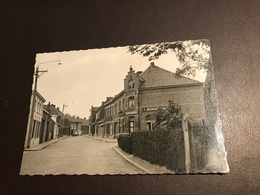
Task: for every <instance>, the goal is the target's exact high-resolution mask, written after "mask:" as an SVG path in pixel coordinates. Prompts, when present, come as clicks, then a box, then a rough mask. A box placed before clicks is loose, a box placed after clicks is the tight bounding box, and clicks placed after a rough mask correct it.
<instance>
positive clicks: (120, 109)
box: [118, 101, 121, 111]
mask: <svg viewBox="0 0 260 195" xmlns="http://www.w3.org/2000/svg"><path fill="white" fill-rule="evenodd" d="M118 104H119V111H121V101H119V103H118Z"/></svg>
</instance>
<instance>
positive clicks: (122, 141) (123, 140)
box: [117, 133, 132, 154]
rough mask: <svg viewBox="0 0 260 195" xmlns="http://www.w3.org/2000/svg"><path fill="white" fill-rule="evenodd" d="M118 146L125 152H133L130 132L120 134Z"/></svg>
mask: <svg viewBox="0 0 260 195" xmlns="http://www.w3.org/2000/svg"><path fill="white" fill-rule="evenodd" d="M117 141H118V146H119V147H120V148H121V149H122V150H123V151H125V152H127V153H129V154H132V137H131V135H130V134H128V133H124V134H122V133H121V134H119V136H118V138H117Z"/></svg>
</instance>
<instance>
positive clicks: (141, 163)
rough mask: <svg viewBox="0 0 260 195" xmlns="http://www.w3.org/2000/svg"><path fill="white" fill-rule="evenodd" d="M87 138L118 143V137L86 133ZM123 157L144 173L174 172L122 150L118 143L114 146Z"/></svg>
mask: <svg viewBox="0 0 260 195" xmlns="http://www.w3.org/2000/svg"><path fill="white" fill-rule="evenodd" d="M84 136H85V137H86V138H91V139H96V140H99V141H103V142H108V143H117V140H116V139H109V138H100V137H92V136H87V135H84ZM112 148H113V149H114V150H115V151H116V152H117V153H118V154H119V155H120V156H122V158H124V159H125V160H126V161H127V162H128V163H129V164H131V165H132V166H134V167H136V168H137V169H139V170H141V172H142V173H143V174H174V172H173V171H170V170H168V169H167V168H166V167H161V166H159V165H154V164H150V163H149V162H147V161H146V160H143V159H141V158H138V157H136V156H133V155H132V154H128V153H126V152H124V151H123V150H121V149H120V148H119V146H118V145H117V144H116V145H115V146H113V147H112Z"/></svg>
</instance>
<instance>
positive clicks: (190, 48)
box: [128, 40, 210, 77]
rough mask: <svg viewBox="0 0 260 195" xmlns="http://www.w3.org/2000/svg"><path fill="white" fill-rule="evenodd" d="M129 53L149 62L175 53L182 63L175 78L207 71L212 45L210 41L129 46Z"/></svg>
mask: <svg viewBox="0 0 260 195" xmlns="http://www.w3.org/2000/svg"><path fill="white" fill-rule="evenodd" d="M128 52H130V53H131V54H140V55H142V56H144V57H148V60H149V61H152V60H156V59H159V57H160V56H161V55H163V54H167V53H169V52H174V53H175V55H176V57H177V58H178V60H179V61H180V64H181V65H180V67H179V68H177V69H176V72H175V76H176V77H180V76H182V75H186V76H189V75H192V76H195V75H196V71H197V70H207V69H208V66H209V63H210V44H209V41H208V40H192V41H177V42H164V43H157V44H146V45H135V46H129V47H128Z"/></svg>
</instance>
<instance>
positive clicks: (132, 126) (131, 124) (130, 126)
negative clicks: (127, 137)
mask: <svg viewBox="0 0 260 195" xmlns="http://www.w3.org/2000/svg"><path fill="white" fill-rule="evenodd" d="M134 126H135V122H134V121H130V122H129V129H130V132H133V131H134Z"/></svg>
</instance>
